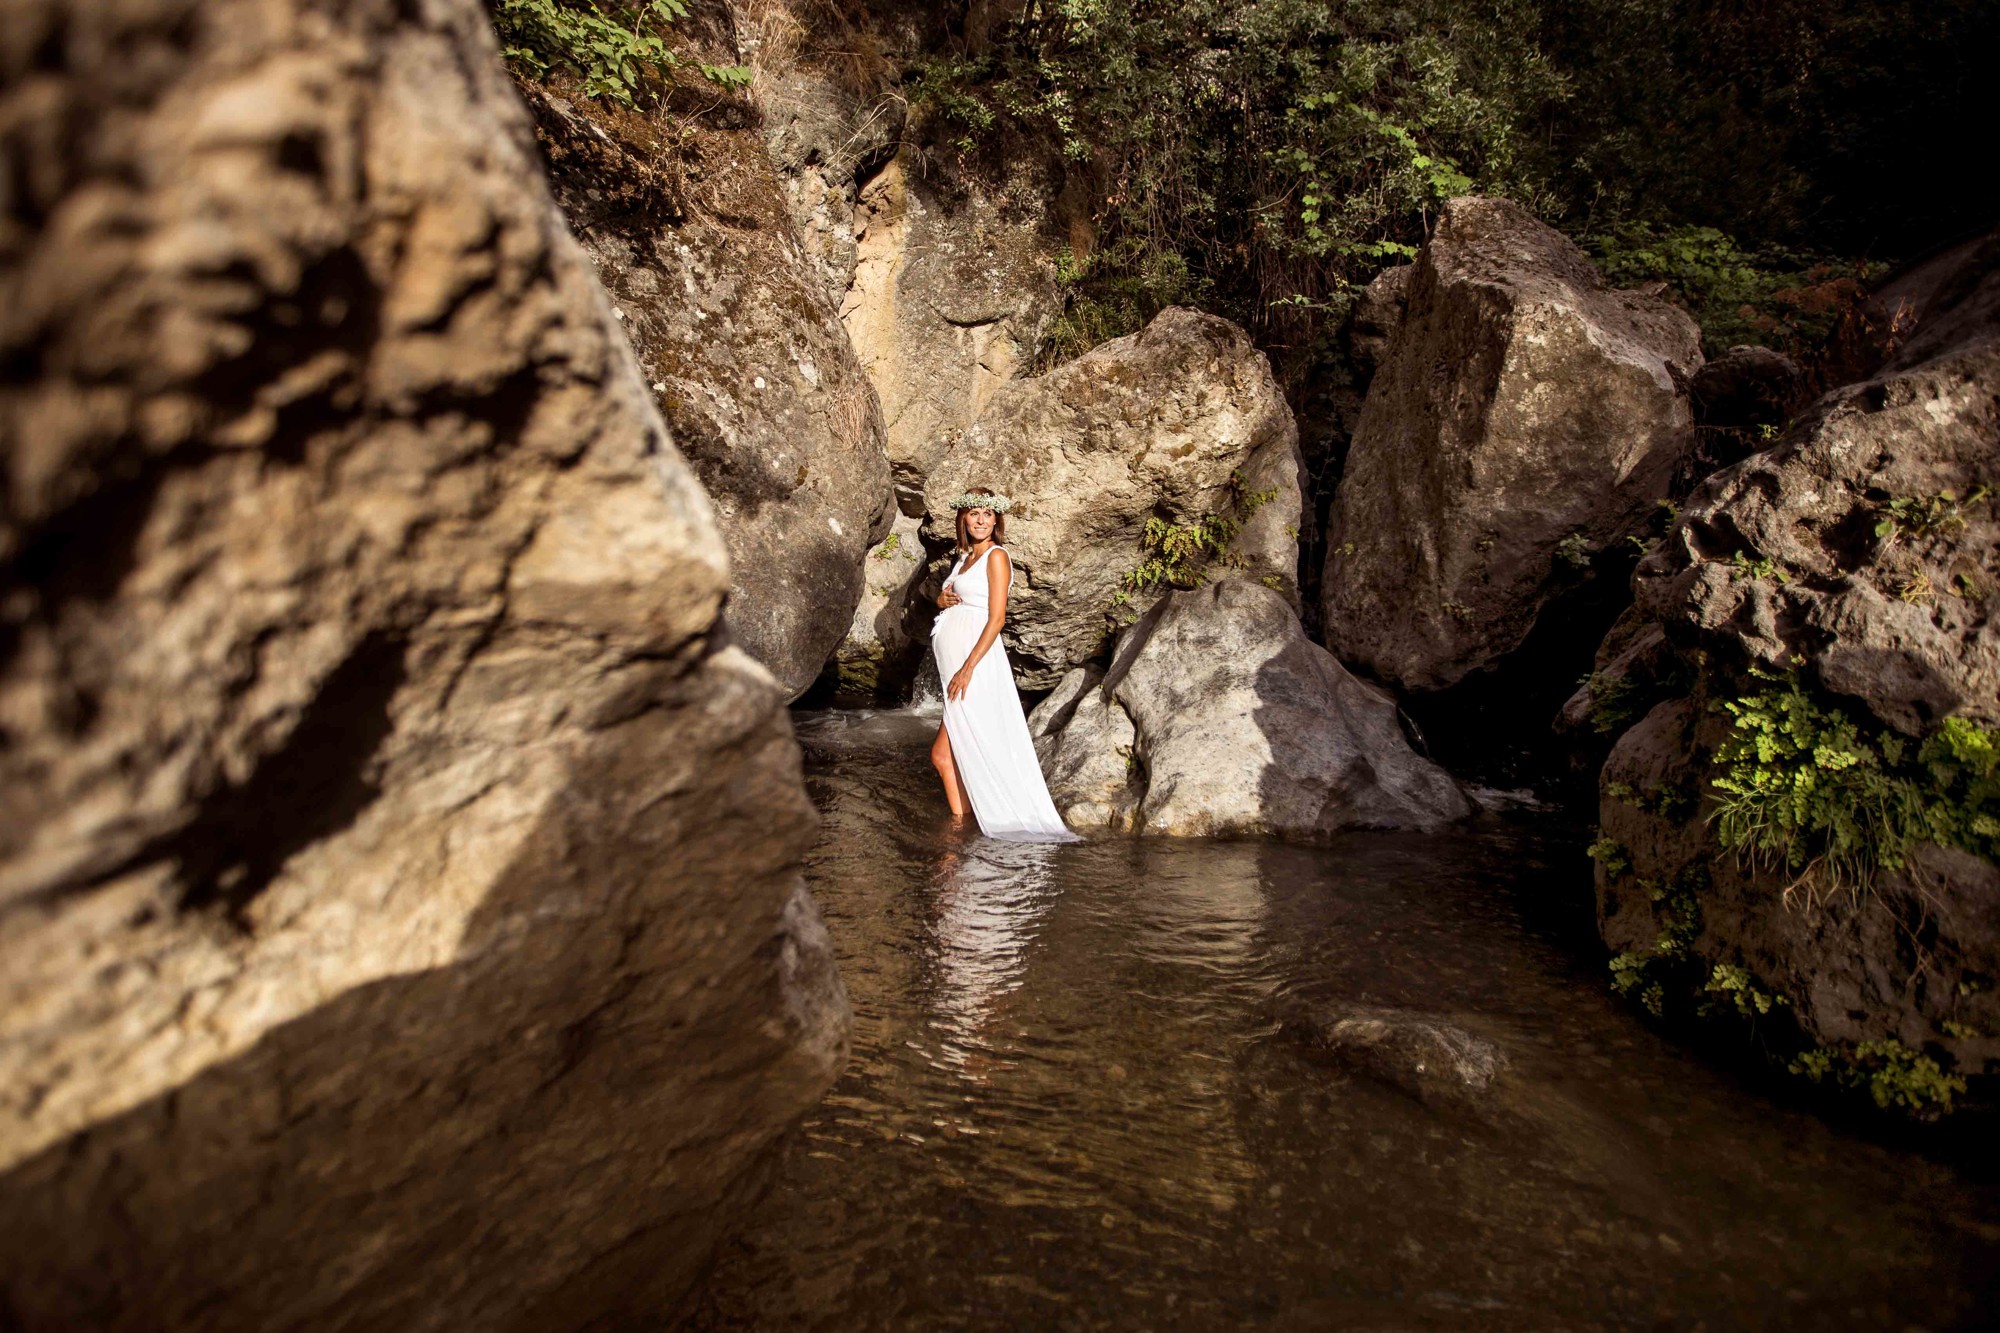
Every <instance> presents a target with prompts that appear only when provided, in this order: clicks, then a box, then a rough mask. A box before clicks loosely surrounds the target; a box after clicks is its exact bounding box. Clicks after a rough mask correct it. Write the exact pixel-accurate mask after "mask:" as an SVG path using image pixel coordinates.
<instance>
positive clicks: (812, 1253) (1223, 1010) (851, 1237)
mask: <svg viewBox="0 0 2000 1333" xmlns="http://www.w3.org/2000/svg"><path fill="white" fill-rule="evenodd" d="M798 721H799V731H800V736H801V739H802V741H803V742H804V744H805V746H806V752H807V766H808V778H809V782H810V784H811V788H812V791H813V794H814V797H815V800H816V802H817V803H818V805H819V808H820V810H821V812H822V814H823V817H824V821H825V822H824V825H823V827H822V830H821V837H820V840H819V844H818V846H817V848H816V849H815V851H814V852H813V854H812V858H811V862H810V866H809V869H808V875H809V878H810V880H811V883H812V888H813V891H814V893H815V894H816V895H817V896H818V899H819V903H820V906H821V908H822V910H823V911H824V912H825V914H826V917H827V923H828V927H829V929H830V931H831V932H832V936H833V940H834V943H835V946H836V948H837V950H838V953H839V957H840V966H841V971H842V974H843V976H844V977H845V980H846V983H847V988H848V992H849V994H850V996H851V998H852V1001H853V1004H854V1010H855V1051H854V1060H853V1062H852V1064H851V1066H850V1067H849V1070H848V1072H847V1074H846V1075H845V1076H844V1077H843V1078H842V1079H841V1080H840V1082H839V1084H838V1085H837V1086H836V1087H835V1088H834V1090H833V1092H832V1093H831V1095H830V1096H828V1097H827V1099H826V1100H825V1101H824V1102H823V1103H822V1104H821V1106H820V1107H819V1108H818V1109H817V1110H816V1111H815V1112H814V1113H813V1114H812V1116H811V1117H810V1118H809V1119H808V1121H807V1123H806V1125H805V1127H804V1132H803V1133H802V1134H801V1135H799V1136H798V1138H797V1140H796V1141H795V1142H794V1143H793V1144H792V1146H791V1148H790V1150H789V1152H788V1155H787V1157H786V1159H785V1160H784V1162H783V1164H782V1166H781V1167H780V1168H779V1172H778V1176H777V1178H776V1180H775V1183H774V1184H773V1187H772V1189H771V1190H770V1192H769V1194H768V1195H767V1196H766V1198H765V1199H764V1201H763V1203H762V1204H761V1206H760V1207H759V1209H758V1211H757V1212H756V1213H755V1214H754V1216H753V1217H752V1219H751V1220H750V1222H749V1224H748V1225H747V1226H746V1227H745V1229H744V1234H743V1237H742V1239H740V1240H738V1241H736V1242H734V1243H733V1244H732V1245H731V1246H730V1247H729V1248H728V1249H727V1250H726V1251H725V1252H724V1254H723V1255H722V1257H721V1258H720V1260H719V1261H718V1264H717V1267H716V1270H715V1272H714V1273H713V1275H712V1278H711V1280H710V1282H709V1283H708V1285H707V1287H706V1289H705V1292H704V1294H703V1296H702V1297H701V1302H700V1305H699V1308H698V1309H697V1311H696V1312H695V1314H694V1316H693V1319H692V1326H693V1327H695V1328H698V1329H724V1328H759V1329H789V1328H815V1329H829V1330H832V1329H841V1330H849V1329H878V1328H880V1329H934V1328H981V1329H1017V1328H1018V1329H1042V1328H1065V1329H1096V1328H1105V1329H1114V1328H1115V1329H1151V1328H1176V1329H1209V1328H1215V1329H1224V1328H1244V1327H1256V1328H1270V1329H1385V1330H1386V1329H1460V1328H1477V1329H1487V1328H1495V1329H1594V1328H1684V1329H1716V1330H1720V1329H1735V1328H1756V1329H1792V1328H1796V1329H1826V1328H1857V1329H1859V1328H1866V1329H1910V1328H1925V1329H1946V1328H1959V1327H1975V1326H1983V1325H1985V1324H1986V1323H1987V1322H1988V1321H1989V1320H1990V1319H1991V1318H1992V1317H1993V1314H1992V1312H1993V1311H1995V1310H1996V1309H2000V1306H1996V1304H1995V1303H1994V1302H1995V1297H1996V1287H2000V1279H1996V1272H1997V1271H2000V1195H1996V1192H1995V1191H1994V1190H1993V1189H1991V1188H1990V1187H1988V1186H1985V1185H1982V1184H1975V1183H1973V1182H1971V1181H1968V1180H1967V1179H1965V1178H1963V1177H1962V1176H1961V1175H1959V1174H1958V1173H1957V1172H1955V1171H1954V1170H1953V1169H1952V1168H1950V1167H1948V1166H1945V1165H1942V1164H1940V1163H1938V1162H1935V1161H1931V1160H1929V1159H1927V1158H1925V1157H1923V1156H1920V1155H1917V1154H1914V1153H1910V1152H1903V1151H1897V1150H1892V1149H1890V1148H1887V1147H1883V1146H1880V1145H1878V1144H1874V1143H1871V1142H1869V1141H1867V1140H1865V1139H1861V1138H1857V1137H1854V1136H1852V1135H1849V1134H1846V1133H1844V1132H1842V1131H1840V1130H1837V1129H1835V1128H1832V1127H1830V1126H1829V1125H1827V1124H1826V1123H1825V1122H1824V1121H1822V1120H1820V1119H1818V1118H1816V1117H1814V1116H1812V1115H1810V1114H1807V1113H1805V1112H1803V1111H1799V1110H1794V1109H1788V1108H1786V1107H1783V1106H1780V1105H1777V1104H1774V1103H1773V1102H1772V1101H1770V1100H1769V1099H1768V1098H1765V1097H1763V1096H1760V1095H1758V1094H1757V1093H1755V1092H1753V1091H1750V1090H1747V1089H1745V1088H1743V1087H1741V1086H1739V1084H1738V1083H1737V1082H1736V1081H1735V1080H1734V1079H1732V1078H1731V1077H1730V1076H1729V1075H1728V1074H1726V1073H1723V1072H1720V1071H1718V1070H1717V1069H1715V1068H1714V1067H1712V1066H1711V1065H1709V1064H1707V1063H1705V1062H1703V1061H1702V1060H1700V1059H1699V1058H1698V1057H1696V1056H1695V1055H1693V1054H1690V1053H1688V1052H1684V1051H1682V1050H1679V1049H1677V1048H1676V1047H1675V1046H1673V1045H1672V1044H1670V1043H1669V1042H1667V1041H1665V1040H1664V1039H1662V1038H1661V1037H1660V1036H1659V1035H1658V1034H1656V1033H1654V1032H1652V1031H1650V1030H1649V1029H1648V1028H1646V1027H1645V1026H1644V1025H1643V1024H1642V1023H1640V1022H1639V1021H1638V1020H1637V1019H1636V1018H1635V1017H1634V1016H1633V1015H1632V1014H1631V1013H1630V1012H1629V1011H1627V1010H1626V1008H1625V1007H1624V1006H1623V1005H1622V1004H1621V1003H1620V1002H1618V1001H1616V1000H1615V999H1614V998H1613V997H1611V996H1610V995H1609V994H1608V993H1607V990H1606V987H1605V985H1604V981H1603V970H1602V963H1601V961H1599V960H1596V959H1594V958H1592V957H1589V956H1588V951H1587V950H1585V949H1583V948H1580V947H1578V945H1577V944H1576V942H1575V941H1574V940H1567V941H1566V940H1564V939H1562V938H1559V937H1557V936H1556V935H1555V934H1553V933H1551V932H1550V930H1549V929H1547V928H1546V927H1545V926H1544V925H1543V924H1542V923H1543V922H1544V921H1548V920H1555V919H1559V918H1562V919H1570V920H1573V919H1574V917H1575V911H1574V910H1573V909H1574V900H1575V898H1576V895H1577V892H1578V879H1579V874H1580V872H1579V871H1578V870H1577V869H1576V866H1577V865H1578V856H1579V854H1578V851H1577V848H1576V845H1575V843H1574V841H1573V840H1571V839H1570V838H1569V837H1567V836H1566V834H1565V832H1564V831H1563V830H1561V829H1560V828H1559V827H1558V826H1557V825H1556V824H1555V823H1554V822H1553V821H1551V820H1548V819H1546V818H1545V817H1538V816H1535V815H1533V814H1530V813H1523V812H1516V813H1515V814H1512V815H1509V816H1507V817H1504V818H1503V817H1499V816H1487V817H1484V818H1483V819H1482V820H1481V821H1479V822H1478V823H1477V824H1476V825H1474V826H1472V827H1470V828H1468V829H1467V830H1466V831H1463V832H1459V833H1453V834H1450V835H1446V836H1428V837H1418V836H1409V835H1391V834H1371V835H1356V836H1353V837H1350V838H1347V839H1345V840H1343V841H1341V842H1339V843H1337V844H1335V845H1333V846H1330V847H1318V848H1311V847H1298V846H1286V845H1283V844H1279V843H1274V842H1262V841H1238V842H1199V841H1174V840H1166V839H1158V840H1130V839H1104V840H1096V841H1092V842H1089V843H1085V844H1082V845H1078V846H1065V847H1038V846H1020V845H1011V844H1002V843H995V842H992V841H989V840H986V839H982V838H980V837H978V836H977V835H976V833H968V832H966V831H963V830H954V829H953V828H952V826H951V823H950V818H949V816H948V815H947V814H946V812H945V809H944V803H943V798H942V796H941V794H940V793H939V791H938V789H937V786H936V782H935V779H934V777H933V775H932V774H931V772H930V769H929V766H928V763H927V762H926V757H925V753H924V751H925V747H926V746H927V744H928V742H929V739H930V737H931V735H932V734H933V733H934V731H935V729H936V725H937V724H936V721H935V718H934V717H925V716H922V715H920V714H916V713H910V712H898V713H862V712H836V713H822V714H802V715H800V716H799V719H798ZM1564 895H1568V898H1569V899H1570V904H1569V908H1568V909H1567V910H1566V911H1556V910H1553V906H1552V905H1554V904H1558V903H1560V902H1561V901H1562V899H1563V896H1564ZM1544 905H1551V906H1544ZM1384 1011H1389V1012H1414V1013H1417V1014H1421V1015H1428V1016H1433V1017H1435V1018H1438V1019H1442V1020H1444V1021H1446V1022H1448V1023H1450V1024H1452V1025H1454V1026H1456V1027H1457V1028H1460V1029H1463V1030H1464V1031H1465V1032H1466V1033H1468V1034H1470V1035H1472V1036H1475V1037H1478V1038H1483V1039H1485V1040H1488V1041H1490V1042H1492V1043H1493V1044H1494V1045H1496V1046H1497V1047H1498V1048H1499V1050H1500V1051H1501V1052H1502V1053H1503V1054H1504V1056H1505V1059H1506V1062H1507V1066H1506V1068H1505V1070H1504V1072H1503V1073H1501V1074H1500V1076H1499V1077H1498V1078H1497V1080H1496V1081H1495V1082H1494V1083H1493V1084H1492V1085H1491V1086H1490V1087H1488V1088H1486V1089H1485V1090H1483V1091H1480V1092H1478V1093H1477V1094H1476V1095H1472V1096H1469V1097H1468V1098H1466V1099H1465V1100H1464V1101H1463V1102H1452V1103H1436V1102H1433V1103H1431V1104H1427V1103H1426V1102H1424V1101H1421V1100H1419V1099H1418V1098H1417V1097H1416V1096H1414V1095H1412V1094H1411V1093H1409V1092H1406V1091H1404V1090H1402V1089H1401V1088H1399V1087H1397V1086H1395V1085H1393V1084H1392V1083H1389V1082H1384V1081H1381V1080H1379V1079H1377V1078H1374V1077H1370V1076H1368V1075H1365V1074H1360V1073H1356V1072H1352V1071H1344V1070H1342V1069H1341V1068H1338V1067H1335V1066H1332V1065H1330V1064H1328V1063H1326V1061H1325V1060H1324V1059H1323V1058H1318V1057H1316V1056H1315V1053H1314V1051H1313V1050H1312V1048H1311V1047H1310V1045H1309V1044H1308V1043H1305V1042H1302V1041H1300V1040H1299V1039H1298V1038H1297V1037H1296V1036H1294V1035H1293V1033H1292V1031H1291V1030H1290V1029H1288V1028H1287V1027H1286V1026H1285V1024H1284V1023H1283V1022H1282V1019H1283V1018H1284V1016H1286V1015H1289V1014H1296V1013H1300V1012H1312V1013H1322V1014H1329V1015H1336V1016H1337V1015H1339V1014H1342V1013H1356V1012H1366V1013H1381V1012H1384Z"/></svg>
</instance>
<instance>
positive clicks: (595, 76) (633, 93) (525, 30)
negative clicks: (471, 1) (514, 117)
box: [492, 0, 751, 106]
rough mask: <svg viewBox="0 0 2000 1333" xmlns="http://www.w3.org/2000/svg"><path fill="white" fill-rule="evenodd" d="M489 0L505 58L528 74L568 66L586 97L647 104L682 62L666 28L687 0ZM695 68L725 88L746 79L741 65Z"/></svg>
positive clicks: (684, 9) (543, 74)
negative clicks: (602, 0) (605, 1)
mask: <svg viewBox="0 0 2000 1333" xmlns="http://www.w3.org/2000/svg"><path fill="white" fill-rule="evenodd" d="M492 6H493V27H494V30H495V31H496V32H497V33H498V34H499V37H500V51H501V54H502V55H503V56H505V57H506V59H507V62H508V63H509V64H510V65H512V66H513V67H514V68H515V69H516V70H517V71H518V72H520V73H522V74H523V75H524V76H526V77H528V78H533V79H543V78H546V77H548V75H549V72H550V71H551V70H555V69H563V70H566V71H567V72H568V73H570V74H572V75H574V76H575V77H576V78H577V79H579V80H580V81H581V82H582V91H583V95H584V96H585V97H603V98H607V99H609V100H611V101H613V102H616V103H618V104H619V105H621V106H640V105H647V104H650V103H651V102H653V101H654V100H655V99H656V98H657V96H658V90H659V88H660V87H661V86H662V85H663V84H664V82H665V80H666V79H667V78H668V77H670V72H671V71H672V70H674V69H677V68H679V67H680V66H681V64H682V61H681V59H680V57H679V56H677V55H676V54H675V53H674V51H673V49H672V48H671V47H669V46H668V45H667V40H666V37H665V36H664V35H663V33H664V30H665V29H666V28H667V27H668V25H670V24H672V23H673V21H674V20H675V19H683V18H686V17H687V15H688V7H687V0H609V8H608V9H607V8H605V7H602V6H599V5H598V4H596V3H594V0H492ZM694 68H695V69H696V70H697V71H698V72H699V73H700V74H701V76H702V77H703V78H705V79H707V80H709V81H710V82H711V83H715V84H718V85H720V86H722V87H724V88H731V89H734V88H742V87H747V86H748V85H749V83H750V80H751V72H750V70H749V69H748V68H746V67H745V66H742V65H706V64H699V63H697V64H696V65H695V66H694Z"/></svg>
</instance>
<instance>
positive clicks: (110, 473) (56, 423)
mask: <svg viewBox="0 0 2000 1333" xmlns="http://www.w3.org/2000/svg"><path fill="white" fill-rule="evenodd" d="M0 107H4V113H0V117H4V119H5V121H6V123H7V124H8V126H9V127H10V128H9V143H10V152H12V153H14V154H15V157H14V159H13V168H14V174H12V175H10V177H9V180H10V182H11V183H10V185H9V187H8V192H7V193H6V194H5V195H4V197H3V198H0V364H4V366H5V369H4V370H0V456H4V458H5V459H6V464H7V480H6V484H5V486H4V488H0V617H4V627H0V734H4V736H5V744H4V746H0V1253H4V1255H5V1256H6V1258H5V1261H4V1263H0V1309H4V1311H5V1314H4V1316H0V1322H4V1323H5V1324H6V1325H7V1326H8V1327H10V1328H19V1329H24V1330H26V1329H51V1330H53V1329H79V1328H92V1329H133V1330H142V1329H143V1330H152V1329H162V1328H171V1329H223V1328H229V1329H239V1328H304V1327H312V1328H327V1329H377V1328H379V1329H390V1328H394V1329H409V1328H498V1329H505V1328H521V1329H528V1328H534V1329H558V1328H573V1327H581V1326H584V1325H590V1326H596V1327H602V1326H606V1325H608V1324H612V1323H625V1322H633V1323H637V1322H658V1321H659V1320H660V1319H661V1318H663V1317H665V1316H666V1315H667V1314H668V1312H670V1311H671V1310H672V1309H673V1308H674V1305H675V1303H676V1301H677V1299H678V1298H679V1297H680V1296H681V1294H682V1292H683V1291H684V1290H685V1288H686V1287H687V1286H688V1285H689V1283H690V1282H691V1281H692V1279H693V1278H694V1276H695V1275H696V1273H697V1272H698V1271H699V1270H700V1268H701V1266H702V1264H703V1263H704V1261H705V1256H706V1255H707V1254H708V1253H709V1251H710V1250H711V1249H712V1247H713V1244H714V1242H715V1240H716V1238H717V1236H718V1232H719V1229H720V1228H721V1227H723V1226H724V1225H725V1224H727V1223H728V1222H729V1220H730V1219H731V1217H732V1216H733V1215H734V1214H735V1213H736V1211H737V1210H738V1209H739V1208H740V1207H741V1206H742V1204H743V1202H744V1196H745V1194H746V1192H747V1191H749V1190H751V1189H752V1188H753V1187H754V1186H755V1185H756V1184H757V1182H758V1180H759V1179H760V1175H761V1172H760V1170H759V1163H760V1162H761V1161H763V1160H764V1158H765V1150H766V1149H767V1147H768V1146H769V1145H770V1144H771V1143H772V1141H773V1140H774V1138H775V1137H776V1136H778V1135H779V1134H780V1133H781V1132H783V1131H784V1130H785V1129H786V1128H787V1126H789V1125H790V1124H791V1123H793V1122H794V1121H795V1120H796V1118H797V1117H798V1116H799V1115H800V1114H801V1113H802V1112H803V1111H804V1110H805V1108H806V1107H808V1106H809V1105H810V1104H811V1103H812V1102H813V1101H814V1100H815V1099H816V1098H817V1096H818V1095H819V1094H820V1092H821V1091H823V1090H824V1089H825V1088H826V1086H827V1085H828V1083H829V1082H830V1081H831V1079H832V1078H833V1076H834V1075H835V1073H836V1072H837V1071H838V1069H839V1067H840V1065H841V1063H842V1060H843V1056H844V1048H845V1040H846V1031H847V1022H848V1019H847V1012H846V1005H845V1001H844V999H843V998H842V994H841V991H840V987H839V983H838V980H837V978H836V977H835V975H834V972H833V964H832V958H831V953H830V950H829V947H828V944H827V941H826V938H825V935H824V932H823V930H822V928H821V927H820V925H819V923H818V920H817V916H816V914H815V912H814V909H813V907H812V904H811V901H810V899H809V898H808V897H807V896H806V893H805V891H804V888H803V885H802V883H801V880H800V876H799V864H800V858H801V856H802V854H803V851H804V849H805V847H806V845H807V843H808V841H809V839H810V837H811V830H812V813H811V809H810V806H809V804H808V802H807V800H806V797H805V793H804V791H803V788H802V785H801V781H800V775H799V759H798V753H797V749H796V746H795V744H794V742H793V740H792V738H791V736H790V734H789V729H788V727H787V724H786V720H785V715H784V712H783V709H782V707H781V705H782V702H783V692H782V691H781V690H780V689H779V688H778V686H777V685H775V684H774V683H773V681H772V680H771V677H770V676H769V674H768V673H767V672H765V671H764V670H763V669H762V668H761V667H759V666H758V665H756V663H754V662H753V661H752V660H751V659H750V658H749V657H747V656H746V655H745V654H744V653H743V652H742V651H741V650H739V649H737V648H734V647H731V646H730V644H729V639H728V636H727V634H726V632H725V631H724V630H723V627H722V625H721V623H720V620H719V616H720V611H721V607H722V605H723V601H724V598H725V596H726V594H727V591H728V588H729V572H728V565H727V562H726V559H725V554H724V548H723V543H722V539H721V537H720V535H719V534H718V532H717V530H716V525H715V521H714V516H713V513H712V511H711V509H710V506H709V504H708V502H707V500H706V499H704V497H703V495H702V493H701V490H700V488H699V486H698V485H697V484H696V482H695V479H694V478H693V476H692V475H691V474H690V472H689V470H688V468H687V466H686V465H685V463H684V462H683V461H682V458H681V456H680V455H679V453H678V452H677V451H676V449H675V447H674V445H673V443H672V442H671V440H670V438H669V435H668V433H667V431H666V430H665V429H664V428H663V426H662V423H661V420H660V416H659V414H658V412H657V410H656V409H655V407H654V406H653V404H652V402H651V401H650V395H649V394H648V392H647V387H646V384H645V382H644V381H642V380H641V378H640V376H639V372H638V369H637V367H636V365H635V364H634V362H633V359H632V355H631V352H630V349H629V347H628V345H627V344H626V341H625V339H624V336H623V334H622V333H621V331H620V326H619V324H618V322H617V321H616V320H615V319H614V318H613V314H612V310H611V307H610V305H609V304H608V303H607V301H606V300H605V298H604V295H603V293H602V292H601V291H600V290H599V288H598V287H597V284H596V283H595V281H594V280H593V279H592V277H591V273H590V269H589V265H588V264H587V262H586V261H585V259H584V257H583V256H582V255H581V254H580V253H579V251H578V249H577V247H576V245H575V244H574V243H573V242H572V240H571V239H570V237H569V235H568V234H567V233H566V232H565V230H564V228H563V226H562V223H561V220H560V218H559V216H558V214H557V212H556V210H555V208H554V206H553V204H552V201H551V199H550V196H549V193H548V190H547V189H546V188H545V186H544V185H543V184H542V183H541V182H542V178H541V171H540V167H539V164H538V162H537V160H536V155H535V148H534V143H533V140H532V138H531V135H530V128H529V124H528V120H527V118H526V117H525V116H524V115H523V114H522V110H521V105H520V101H519V99H518V97H517V96H516V95H515V92H514V91H513V89H512V88H511V86H510V85H509V83H508V81H507V79H506V77H505V76H504V75H503V74H502V72H501V69H500V64H499V58H498V52H497V49H496V45H495V42H494V39H493V35H492V31H491V28H490V26H489V18H488V14H487V11H486V9H485V8H484V7H483V6H481V5H478V4H475V3H473V0H430V2H429V3H427V4H425V5H424V6H421V14H420V15H419V13H418V11H417V10H416V9H404V10H399V9H397V7H395V6H392V5H383V4H377V3H372V2H371V0H328V3H315V4H310V5H304V4H297V3H293V2H292V0H204V3H202V4H200V5H193V4H190V3H187V2H186V0H132V2H131V3H126V4H123V5H119V6H115V7H107V6H102V5H83V4H76V3H73V2H70V0H23V2H22V3H19V4H15V5H12V6H11V7H10V9H9V11H8V18H7V38H6V40H5V41H4V42H0Z"/></svg>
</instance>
